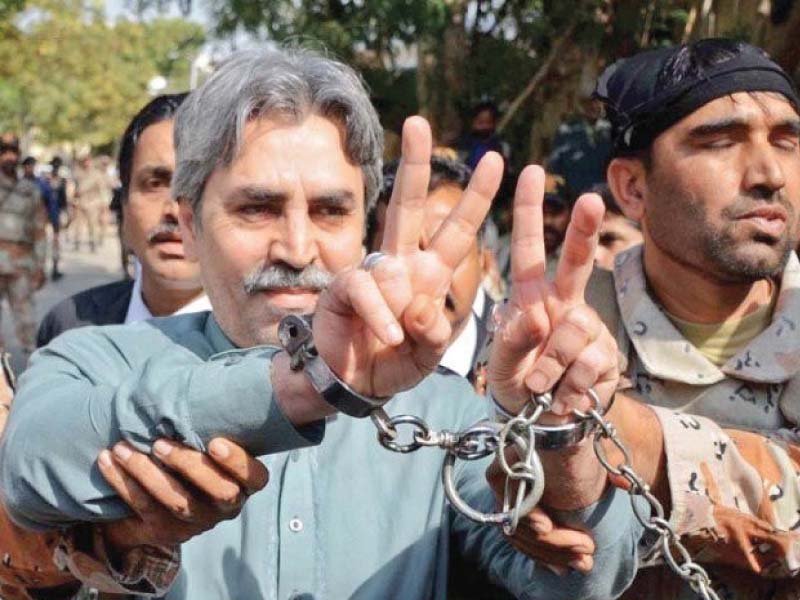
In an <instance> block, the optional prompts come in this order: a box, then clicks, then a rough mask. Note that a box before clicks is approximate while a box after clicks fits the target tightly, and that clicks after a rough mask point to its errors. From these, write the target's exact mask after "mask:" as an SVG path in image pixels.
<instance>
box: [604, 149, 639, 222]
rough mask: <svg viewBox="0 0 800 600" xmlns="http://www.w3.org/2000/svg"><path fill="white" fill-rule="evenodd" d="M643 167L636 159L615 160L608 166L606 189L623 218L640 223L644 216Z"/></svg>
mask: <svg viewBox="0 0 800 600" xmlns="http://www.w3.org/2000/svg"><path fill="white" fill-rule="evenodd" d="M645 175H646V171H645V167H644V164H643V163H642V161H641V160H639V159H637V158H615V159H613V160H612V161H611V163H610V164H609V165H608V171H607V172H606V178H607V181H608V188H609V189H610V190H611V193H612V194H613V195H614V200H616V202H617V205H618V206H619V207H620V209H621V210H622V212H623V213H625V216H626V217H628V218H629V219H631V220H632V221H636V222H637V223H640V222H641V220H642V217H643V216H644V198H645V190H646V186H647V182H646V181H645Z"/></svg>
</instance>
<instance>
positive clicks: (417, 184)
mask: <svg viewBox="0 0 800 600" xmlns="http://www.w3.org/2000/svg"><path fill="white" fill-rule="evenodd" d="M430 160H431V130H430V126H429V125H428V123H427V121H425V120H424V119H422V118H421V117H411V118H409V119H407V120H406V122H405V124H404V126H403V143H402V158H401V161H400V166H399V168H398V171H397V177H396V180H395V186H394V190H393V192H392V198H391V201H390V202H389V207H388V209H387V213H386V229H385V233H384V238H383V245H382V246H381V256H380V258H379V259H378V260H377V261H376V262H373V265H372V266H371V267H370V268H369V270H367V269H365V268H363V267H357V268H352V269H349V270H347V271H345V272H342V273H339V274H338V275H337V276H336V278H335V279H334V281H333V283H332V284H331V286H330V287H329V288H328V289H327V290H326V291H325V292H324V293H323V294H322V296H321V297H320V300H319V303H318V306H317V311H316V313H315V315H314V341H315V344H316V347H317V350H318V351H319V354H320V356H321V357H322V358H323V359H324V360H325V362H326V363H327V364H328V365H329V366H330V368H331V369H332V370H333V371H334V372H335V373H336V374H337V375H338V376H339V377H340V378H341V379H343V380H344V381H345V382H347V383H348V384H349V385H350V386H351V387H353V388H354V389H355V390H357V391H358V392H360V393H362V394H365V395H367V396H373V397H384V396H391V395H393V394H395V393H397V392H400V391H403V390H406V389H409V388H411V387H413V386H414V385H416V384H417V383H418V382H419V381H420V380H421V379H422V378H424V377H425V376H426V375H428V374H429V373H430V372H431V371H433V369H435V368H436V365H437V364H438V363H439V360H440V358H441V356H442V354H443V353H444V351H445V349H446V348H447V344H448V343H449V342H450V337H451V334H452V331H451V328H450V324H449V322H448V320H447V318H446V316H445V313H444V300H445V296H446V294H447V290H448V289H449V287H450V282H451V279H452V276H453V271H454V269H455V268H456V267H457V266H458V265H459V263H460V262H461V260H462V259H463V258H464V257H465V256H466V254H467V253H468V251H469V248H470V247H471V245H472V244H473V242H474V240H475V236H476V235H477V232H478V229H479V228H480V226H481V224H482V223H483V220H484V218H485V217H486V214H487V212H488V211H489V207H490V206H491V202H492V199H493V198H494V195H495V194H496V193H497V189H498V188H499V186H500V181H501V179H502V175H503V159H502V157H500V155H498V154H496V153H494V152H489V153H487V154H486V155H485V156H484V157H483V159H482V160H481V162H480V163H479V164H478V166H477V168H476V169H475V173H474V174H473V176H472V179H471V180H470V183H469V185H468V186H467V189H466V190H465V191H464V193H463V195H462V198H461V201H460V202H459V204H458V205H457V206H456V207H455V208H454V209H453V211H452V212H451V213H450V215H449V216H448V218H447V219H445V221H444V222H443V223H442V225H441V226H440V227H439V229H438V231H437V232H436V234H435V235H434V236H433V238H432V239H431V242H430V244H429V245H428V246H427V247H426V248H421V247H420V240H421V233H422V230H423V222H424V210H425V201H426V199H427V196H428V183H429V179H430Z"/></svg>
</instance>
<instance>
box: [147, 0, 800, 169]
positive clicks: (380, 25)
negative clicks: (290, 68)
mask: <svg viewBox="0 0 800 600" xmlns="http://www.w3.org/2000/svg"><path fill="white" fill-rule="evenodd" d="M166 1H168V0H135V4H136V5H137V6H140V7H141V6H148V5H150V6H152V5H153V4H154V3H155V4H157V3H161V4H163V3H164V2H166ZM188 1H189V0H183V2H184V4H185V3H186V2H188ZM194 1H195V2H196V3H198V4H203V8H205V9H207V10H208V11H209V12H210V14H211V15H212V19H213V21H214V23H215V26H216V30H217V33H218V34H220V35H228V34H230V33H232V32H236V31H242V30H244V31H247V32H250V33H251V34H253V35H255V36H256V37H260V38H264V39H271V40H277V41H280V42H287V41H294V42H301V43H309V40H310V41H312V42H311V43H320V44H321V45H322V46H324V47H325V48H327V49H328V50H329V51H331V52H333V53H334V54H335V55H337V56H339V57H341V58H343V59H345V60H348V61H350V62H351V63H353V64H355V65H356V66H358V67H359V68H360V69H361V70H362V72H363V73H364V75H365V78H366V79H367V81H368V83H370V84H371V86H372V89H373V92H374V93H375V95H376V99H377V100H378V103H379V105H380V107H381V109H382V111H383V112H384V113H385V114H384V123H385V124H387V125H388V126H390V127H393V128H396V126H397V123H398V122H399V118H398V116H399V115H400V114H401V113H402V111H404V110H407V109H409V108H413V109H418V110H419V111H420V112H422V113H423V114H425V115H426V116H428V117H429V118H430V119H431V121H432V124H433V125H434V129H435V132H436V133H437V136H438V138H439V140H440V141H442V142H444V143H449V142H452V141H453V140H454V139H456V137H457V136H458V135H459V133H460V130H461V128H462V124H463V123H464V122H465V117H466V114H467V110H468V108H469V106H471V105H472V104H473V103H475V102H476V101H479V100H482V99H492V100H494V101H496V102H497V103H498V104H499V105H500V106H501V107H504V108H508V107H510V108H511V111H510V112H509V114H507V117H508V118H507V119H506V121H507V122H506V123H504V125H505V126H506V128H505V131H504V134H505V136H506V137H507V138H508V140H509V141H510V142H511V144H512V146H513V147H514V148H515V150H516V152H515V156H516V161H517V162H518V163H522V162H525V161H527V160H529V159H534V160H541V159H542V158H543V157H544V156H545V155H546V153H547V150H548V146H549V143H550V140H551V139H552V137H553V134H554V132H555V131H556V129H557V127H558V125H559V124H560V123H562V122H564V121H565V120H566V119H569V118H571V117H573V116H575V115H584V116H585V115H586V114H587V113H590V112H591V106H590V104H589V102H587V99H588V97H589V94H590V93H591V90H592V86H593V82H594V81H595V79H596V77H597V75H598V73H599V72H600V71H601V70H602V68H603V67H604V66H605V65H607V64H609V63H610V62H612V61H613V60H615V59H617V58H620V57H624V56H628V55H630V54H632V53H634V52H636V51H637V50H639V49H641V48H647V47H653V46H658V45H662V44H673V43H679V42H684V41H689V40H693V39H699V38H701V37H709V36H727V37H736V38H742V39H746V40H748V41H751V42H753V43H756V44H758V45H761V46H762V47H764V48H765V49H767V50H768V51H769V52H770V53H771V54H772V55H773V56H774V57H775V58H776V60H778V62H780V63H781V64H782V65H783V66H784V68H786V69H787V70H788V71H790V72H791V73H795V72H796V71H797V69H798V65H800V44H797V39H798V34H800V0H569V1H565V0H194ZM409 72H410V73H411V74H412V78H411V80H410V79H409ZM395 83H396V85H395ZM405 114H408V113H407V112H406V113H405Z"/></svg>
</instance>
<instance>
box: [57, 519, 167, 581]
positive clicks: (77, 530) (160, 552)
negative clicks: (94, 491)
mask: <svg viewBox="0 0 800 600" xmlns="http://www.w3.org/2000/svg"><path fill="white" fill-rule="evenodd" d="M53 559H54V562H55V564H56V565H57V566H58V567H59V568H61V569H62V570H63V571H67V572H69V573H71V574H72V575H74V576H75V577H76V578H77V579H78V580H80V581H81V582H83V584H84V585H86V586H88V587H92V588H95V589H97V590H99V591H101V592H109V593H117V594H136V595H143V596H163V595H164V594H165V593H166V592H167V590H168V589H169V588H170V586H171V585H172V583H173V582H174V581H175V578H176V577H177V575H178V570H179V568H180V547H179V546H139V547H137V548H134V549H133V550H132V551H130V552H128V553H127V554H126V555H125V556H123V557H121V558H120V559H118V561H115V560H114V559H112V557H111V555H110V554H109V552H108V550H107V548H106V545H105V542H104V536H103V533H102V527H101V526H99V525H88V524H87V525H84V526H80V527H73V528H70V529H69V530H67V532H66V533H65V534H62V535H61V537H60V539H59V543H58V545H57V546H56V548H55V552H54V555H53Z"/></svg>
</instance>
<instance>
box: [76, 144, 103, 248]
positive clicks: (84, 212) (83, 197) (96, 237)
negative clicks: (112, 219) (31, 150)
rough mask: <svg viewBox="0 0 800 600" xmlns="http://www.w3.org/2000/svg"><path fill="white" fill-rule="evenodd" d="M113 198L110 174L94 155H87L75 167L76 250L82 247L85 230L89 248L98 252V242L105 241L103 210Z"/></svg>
mask: <svg viewBox="0 0 800 600" xmlns="http://www.w3.org/2000/svg"><path fill="white" fill-rule="evenodd" d="M110 200H111V186H110V183H109V177H108V175H107V174H106V173H105V172H103V170H102V169H101V168H100V166H99V165H98V166H95V165H94V164H93V163H92V159H91V157H90V156H85V157H84V158H82V159H81V161H80V165H79V166H78V168H77V169H76V171H75V196H74V200H73V206H74V210H75V220H74V222H73V224H72V235H73V240H74V243H75V250H78V249H79V248H80V244H81V242H82V241H83V235H84V231H85V232H86V235H88V243H89V249H90V250H91V251H92V252H95V250H96V248H97V244H98V243H102V241H103V232H102V228H103V223H102V218H103V211H104V209H105V207H106V206H107V205H108V203H109V202H110Z"/></svg>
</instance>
